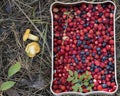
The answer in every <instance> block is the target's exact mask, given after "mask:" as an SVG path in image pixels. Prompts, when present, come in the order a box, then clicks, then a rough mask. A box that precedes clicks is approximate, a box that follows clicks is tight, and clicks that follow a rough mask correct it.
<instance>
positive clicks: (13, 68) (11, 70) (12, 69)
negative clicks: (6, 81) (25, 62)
mask: <svg viewBox="0 0 120 96" xmlns="http://www.w3.org/2000/svg"><path fill="white" fill-rule="evenodd" d="M20 69H21V64H20V62H17V63H16V64H13V65H12V66H11V67H10V68H9V70H8V77H11V76H13V75H14V74H16V73H17V72H18V71H20Z"/></svg>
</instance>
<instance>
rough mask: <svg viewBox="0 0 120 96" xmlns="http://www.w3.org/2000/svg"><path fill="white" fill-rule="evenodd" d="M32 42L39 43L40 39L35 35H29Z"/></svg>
mask: <svg viewBox="0 0 120 96" xmlns="http://www.w3.org/2000/svg"><path fill="white" fill-rule="evenodd" d="M28 38H29V39H30V40H34V41H38V40H39V38H38V37H37V36H35V35H32V34H29V37H28Z"/></svg>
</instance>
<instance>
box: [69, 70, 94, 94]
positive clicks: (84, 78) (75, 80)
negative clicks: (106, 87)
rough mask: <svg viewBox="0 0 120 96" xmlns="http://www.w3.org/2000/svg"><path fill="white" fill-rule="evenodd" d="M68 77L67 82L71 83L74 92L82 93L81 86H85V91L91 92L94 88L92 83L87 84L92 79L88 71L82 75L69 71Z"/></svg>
mask: <svg viewBox="0 0 120 96" xmlns="http://www.w3.org/2000/svg"><path fill="white" fill-rule="evenodd" d="M68 72H69V75H70V76H69V77H68V78H67V81H68V82H71V83H72V84H73V86H72V89H73V91H75V92H78V91H80V92H83V88H82V86H86V88H87V90H89V91H92V87H94V83H91V84H90V83H89V81H90V80H91V79H92V75H90V74H89V72H88V71H86V72H85V73H84V74H82V75H80V76H79V75H78V72H77V71H74V72H73V71H71V70H69V71H68Z"/></svg>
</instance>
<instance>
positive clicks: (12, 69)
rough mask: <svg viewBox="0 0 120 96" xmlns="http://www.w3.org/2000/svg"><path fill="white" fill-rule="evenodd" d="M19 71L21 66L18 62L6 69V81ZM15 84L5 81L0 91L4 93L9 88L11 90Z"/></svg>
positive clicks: (0, 86)
mask: <svg viewBox="0 0 120 96" xmlns="http://www.w3.org/2000/svg"><path fill="white" fill-rule="evenodd" d="M20 69H21V64H20V62H17V63H16V64H13V65H12V66H11V67H10V68H9V69H8V79H10V77H12V76H13V75H14V74H16V73H17V72H18V71H20ZM15 83H16V82H14V81H6V82H3V83H2V84H1V85H0V91H6V90H8V89H10V88H12V87H13V86H14V85H15Z"/></svg>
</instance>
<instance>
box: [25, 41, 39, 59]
mask: <svg viewBox="0 0 120 96" xmlns="http://www.w3.org/2000/svg"><path fill="white" fill-rule="evenodd" d="M25 52H26V53H27V55H28V56H29V57H34V56H35V55H36V54H37V53H39V52H40V46H39V44H38V43H37V42H32V43H29V44H28V45H27V46H26V49H25Z"/></svg>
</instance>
